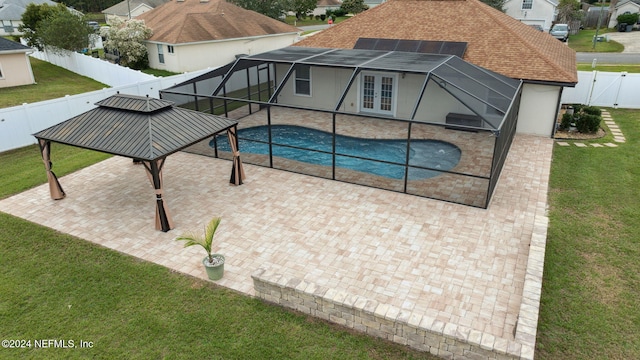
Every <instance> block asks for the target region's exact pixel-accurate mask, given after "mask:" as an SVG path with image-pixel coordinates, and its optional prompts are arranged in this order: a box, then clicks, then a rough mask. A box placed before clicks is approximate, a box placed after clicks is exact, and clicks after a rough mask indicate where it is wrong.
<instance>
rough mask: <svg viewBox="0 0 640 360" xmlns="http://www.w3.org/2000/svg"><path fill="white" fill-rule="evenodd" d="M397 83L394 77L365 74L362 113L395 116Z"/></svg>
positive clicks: (363, 78)
mask: <svg viewBox="0 0 640 360" xmlns="http://www.w3.org/2000/svg"><path fill="white" fill-rule="evenodd" d="M395 83H396V76H394V75H389V74H376V73H366V72H365V73H363V74H362V98H361V102H360V104H361V106H360V111H365V112H375V113H380V114H386V115H394V113H395V91H396V85H395Z"/></svg>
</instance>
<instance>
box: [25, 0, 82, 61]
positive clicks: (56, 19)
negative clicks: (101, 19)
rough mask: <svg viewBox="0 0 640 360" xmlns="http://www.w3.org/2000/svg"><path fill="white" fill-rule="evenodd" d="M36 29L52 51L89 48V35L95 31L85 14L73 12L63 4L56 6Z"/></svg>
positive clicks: (43, 42) (42, 40)
mask: <svg viewBox="0 0 640 360" xmlns="http://www.w3.org/2000/svg"><path fill="white" fill-rule="evenodd" d="M36 29H37V30H36V32H37V33H38V37H39V38H40V40H41V42H42V44H44V47H45V48H46V49H47V50H49V51H52V52H64V50H69V51H80V50H82V49H84V48H87V47H88V45H89V35H90V34H92V33H93V30H92V29H91V28H90V27H89V25H87V22H86V21H85V18H84V17H83V16H80V15H78V14H76V13H71V12H70V11H69V10H68V9H67V8H66V7H65V6H64V5H62V4H60V5H59V6H57V7H55V10H54V11H53V12H52V13H51V15H50V16H48V17H46V18H45V19H43V20H42V21H40V23H39V24H38V26H37V28H36Z"/></svg>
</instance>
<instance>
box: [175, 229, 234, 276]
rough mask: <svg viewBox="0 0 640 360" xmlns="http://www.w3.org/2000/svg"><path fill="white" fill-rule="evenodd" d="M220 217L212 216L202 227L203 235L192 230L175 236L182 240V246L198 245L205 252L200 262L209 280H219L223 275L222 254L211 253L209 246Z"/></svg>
mask: <svg viewBox="0 0 640 360" xmlns="http://www.w3.org/2000/svg"><path fill="white" fill-rule="evenodd" d="M220 220H221V219H220V218H219V217H214V218H213V219H211V221H209V224H207V226H206V227H205V228H204V236H200V235H198V234H196V233H194V232H187V233H184V234H182V235H180V236H178V237H177V238H176V241H184V242H185V243H184V247H189V246H193V245H200V246H202V248H204V250H205V251H206V252H207V256H205V258H204V259H202V264H203V265H204V268H205V270H206V271H207V276H208V277H209V279H210V280H220V279H222V276H223V275H224V260H225V259H224V256H223V255H222V254H213V253H212V251H211V247H212V244H213V236H214V235H215V234H216V230H217V229H218V225H220Z"/></svg>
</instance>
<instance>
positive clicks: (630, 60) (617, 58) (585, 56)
mask: <svg viewBox="0 0 640 360" xmlns="http://www.w3.org/2000/svg"><path fill="white" fill-rule="evenodd" d="M594 59H596V62H597V63H598V64H640V53H638V54H624V53H576V60H577V61H578V63H587V64H591V63H592V62H593V60H594Z"/></svg>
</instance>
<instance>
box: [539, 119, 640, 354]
mask: <svg viewBox="0 0 640 360" xmlns="http://www.w3.org/2000/svg"><path fill="white" fill-rule="evenodd" d="M609 111H610V113H611V115H612V117H613V119H614V120H615V122H616V123H617V124H618V125H619V126H620V129H621V130H622V132H623V133H624V135H625V137H626V139H627V142H626V143H624V144H620V146H619V147H617V148H592V147H589V148H577V147H575V146H571V147H560V146H556V147H555V149H554V157H553V163H552V168H551V169H552V170H551V182H550V194H549V200H550V214H549V217H550V226H549V232H548V238H547V249H546V260H545V268H544V281H543V284H542V287H543V291H542V302H541V309H540V320H539V324H538V343H537V351H536V359H568V360H571V359H640V301H639V300H638V299H640V261H638V259H640V237H639V236H638V234H640V222H639V221H638V219H640V201H638V200H639V199H640V166H638V164H640V141H639V139H640V111H638V110H622V109H610V110H609Z"/></svg>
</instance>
